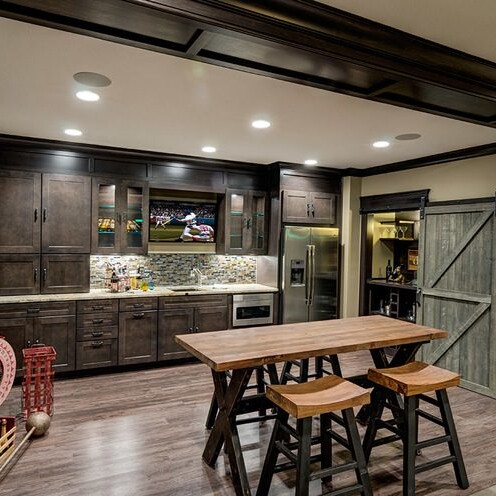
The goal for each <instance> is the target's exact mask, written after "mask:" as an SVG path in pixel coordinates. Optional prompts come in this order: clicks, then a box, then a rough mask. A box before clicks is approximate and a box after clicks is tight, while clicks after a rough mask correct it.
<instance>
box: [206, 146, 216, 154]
mask: <svg viewBox="0 0 496 496" xmlns="http://www.w3.org/2000/svg"><path fill="white" fill-rule="evenodd" d="M216 151H217V148H215V146H204V147H203V148H202V152H205V153H215V152H216Z"/></svg>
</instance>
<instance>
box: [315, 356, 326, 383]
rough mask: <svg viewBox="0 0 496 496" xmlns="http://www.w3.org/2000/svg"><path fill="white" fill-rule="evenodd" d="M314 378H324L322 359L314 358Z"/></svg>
mask: <svg viewBox="0 0 496 496" xmlns="http://www.w3.org/2000/svg"><path fill="white" fill-rule="evenodd" d="M315 377H316V378H317V379H320V378H321V377H324V359H323V358H322V357H321V356H320V357H315Z"/></svg>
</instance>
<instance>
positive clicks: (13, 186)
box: [0, 172, 41, 253]
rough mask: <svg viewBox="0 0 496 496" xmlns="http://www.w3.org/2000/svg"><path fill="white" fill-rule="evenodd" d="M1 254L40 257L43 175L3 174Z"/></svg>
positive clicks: (0, 189) (0, 188) (0, 181)
mask: <svg viewBox="0 0 496 496" xmlns="http://www.w3.org/2000/svg"><path fill="white" fill-rule="evenodd" d="M0 207H1V211H2V212H3V213H4V215H5V219H4V222H3V225H2V228H1V229H0V253H39V252H40V242H41V217H40V214H41V174H33V173H30V172H0Z"/></svg>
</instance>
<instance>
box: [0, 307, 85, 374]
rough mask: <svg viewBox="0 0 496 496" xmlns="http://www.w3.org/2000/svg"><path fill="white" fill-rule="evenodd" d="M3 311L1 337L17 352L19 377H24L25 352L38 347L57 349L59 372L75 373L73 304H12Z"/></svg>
mask: <svg viewBox="0 0 496 496" xmlns="http://www.w3.org/2000/svg"><path fill="white" fill-rule="evenodd" d="M1 309H2V312H1V313H0V335H1V336H4V337H5V338H6V339H7V341H8V342H9V343H10V344H11V346H12V347H13V348H14V351H15V354H16V359H17V371H18V372H17V375H22V364H23V359H22V349H23V348H27V347H29V346H32V345H35V344H45V345H47V346H53V347H54V348H55V351H56V353H57V356H56V358H55V362H54V368H55V370H57V371H59V372H60V371H64V372H68V371H71V370H74V368H75V340H76V318H75V315H74V313H75V305H74V303H73V302H60V303H59V302H47V303H33V304H12V305H2V307H1ZM50 314H53V315H50ZM17 316H18V317H17Z"/></svg>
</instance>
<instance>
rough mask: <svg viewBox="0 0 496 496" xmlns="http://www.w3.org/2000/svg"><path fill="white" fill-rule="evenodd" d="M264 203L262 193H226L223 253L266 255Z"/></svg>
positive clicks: (266, 224) (266, 229) (244, 191)
mask: <svg viewBox="0 0 496 496" xmlns="http://www.w3.org/2000/svg"><path fill="white" fill-rule="evenodd" d="M268 222H269V215H268V200H267V194H266V193H265V192H263V191H246V190H233V189H228V190H227V191H226V200H225V252H226V253H229V254H233V255H235V254H254V255H263V254H265V253H266V252H267V235H268Z"/></svg>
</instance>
